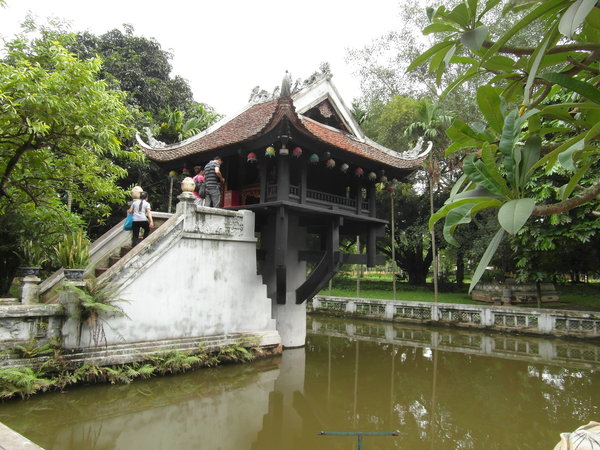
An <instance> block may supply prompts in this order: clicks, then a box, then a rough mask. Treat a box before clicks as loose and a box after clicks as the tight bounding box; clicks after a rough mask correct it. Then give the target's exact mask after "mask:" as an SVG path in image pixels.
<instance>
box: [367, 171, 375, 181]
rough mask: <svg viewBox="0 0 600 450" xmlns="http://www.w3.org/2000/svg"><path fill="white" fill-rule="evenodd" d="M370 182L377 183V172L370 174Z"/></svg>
mask: <svg viewBox="0 0 600 450" xmlns="http://www.w3.org/2000/svg"><path fill="white" fill-rule="evenodd" d="M368 176H369V180H371V181H375V180H376V179H377V174H376V173H375V172H369V175H368Z"/></svg>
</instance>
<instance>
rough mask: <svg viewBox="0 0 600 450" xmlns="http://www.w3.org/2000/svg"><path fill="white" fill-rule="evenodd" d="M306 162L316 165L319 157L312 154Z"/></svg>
mask: <svg viewBox="0 0 600 450" xmlns="http://www.w3.org/2000/svg"><path fill="white" fill-rule="evenodd" d="M308 160H309V161H310V163H311V164H317V163H318V162H319V155H317V154H316V153H313V154H312V155H310V158H308Z"/></svg>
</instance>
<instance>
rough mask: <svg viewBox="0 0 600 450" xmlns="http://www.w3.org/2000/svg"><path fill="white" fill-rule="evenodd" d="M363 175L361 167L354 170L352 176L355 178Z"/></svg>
mask: <svg viewBox="0 0 600 450" xmlns="http://www.w3.org/2000/svg"><path fill="white" fill-rule="evenodd" d="M363 173H365V171H364V170H363V169H362V168H361V167H357V168H356V169H355V170H354V175H356V176H357V177H362V176H363Z"/></svg>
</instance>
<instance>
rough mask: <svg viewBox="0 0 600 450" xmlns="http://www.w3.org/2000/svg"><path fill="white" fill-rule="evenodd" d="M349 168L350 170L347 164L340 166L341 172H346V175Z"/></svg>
mask: <svg viewBox="0 0 600 450" xmlns="http://www.w3.org/2000/svg"><path fill="white" fill-rule="evenodd" d="M349 168H350V166H349V165H348V164H346V163H344V164H342V165H341V166H340V170H341V171H342V172H344V173H346V172H347V171H348V169H349Z"/></svg>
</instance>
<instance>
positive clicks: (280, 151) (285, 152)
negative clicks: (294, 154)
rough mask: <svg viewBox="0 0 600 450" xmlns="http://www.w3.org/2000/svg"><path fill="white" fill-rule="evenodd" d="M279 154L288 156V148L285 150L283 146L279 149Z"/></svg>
mask: <svg viewBox="0 0 600 450" xmlns="http://www.w3.org/2000/svg"><path fill="white" fill-rule="evenodd" d="M279 154H280V155H281V156H287V155H289V154H290V151H289V149H288V148H287V147H286V146H285V145H284V146H283V147H281V148H280V149H279Z"/></svg>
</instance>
